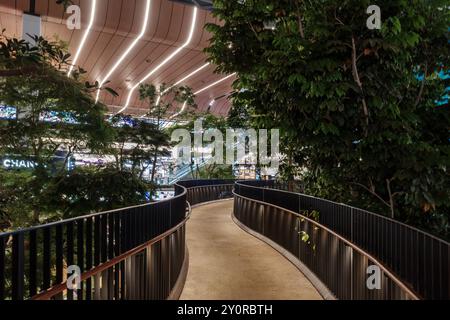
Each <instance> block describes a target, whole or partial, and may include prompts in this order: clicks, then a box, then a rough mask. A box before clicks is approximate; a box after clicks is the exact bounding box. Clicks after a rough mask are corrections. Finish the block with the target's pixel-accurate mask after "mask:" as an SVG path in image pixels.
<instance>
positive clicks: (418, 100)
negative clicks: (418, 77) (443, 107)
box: [414, 62, 428, 107]
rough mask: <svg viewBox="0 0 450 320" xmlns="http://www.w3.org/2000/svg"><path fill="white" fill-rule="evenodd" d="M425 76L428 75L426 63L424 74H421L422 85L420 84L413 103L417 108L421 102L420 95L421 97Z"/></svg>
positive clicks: (426, 64)
mask: <svg viewBox="0 0 450 320" xmlns="http://www.w3.org/2000/svg"><path fill="white" fill-rule="evenodd" d="M427 74H428V63H426V62H425V70H424V74H423V79H422V83H421V84H420V90H419V94H418V96H417V99H416V102H415V103H414V107H417V106H418V105H419V103H420V101H421V100H422V95H423V90H424V89H425V81H426V79H427Z"/></svg>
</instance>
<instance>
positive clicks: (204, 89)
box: [194, 72, 236, 95]
mask: <svg viewBox="0 0 450 320" xmlns="http://www.w3.org/2000/svg"><path fill="white" fill-rule="evenodd" d="M235 75H236V72H235V73H232V74H230V75H229V76H226V77H225V78H222V79H220V80H218V81H216V82H214V83H211V84H210V85H208V86H206V87H204V88H203V89H200V90H198V91H197V92H194V94H195V95H198V94H200V93H202V92H204V91H206V90H208V89H209V88H212V87H214V86H217V85H218V84H219V83H222V82H224V81H226V80H228V79H230V78H231V77H233V76H235Z"/></svg>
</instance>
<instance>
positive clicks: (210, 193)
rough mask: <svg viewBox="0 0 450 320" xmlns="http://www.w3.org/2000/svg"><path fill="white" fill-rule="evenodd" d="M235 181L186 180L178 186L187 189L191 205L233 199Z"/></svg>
mask: <svg viewBox="0 0 450 320" xmlns="http://www.w3.org/2000/svg"><path fill="white" fill-rule="evenodd" d="M234 182H235V180H185V181H180V182H178V184H179V185H180V186H183V187H185V188H186V189H187V201H188V202H189V203H190V204H191V205H193V206H194V205H197V204H200V203H205V202H210V201H217V200H225V199H231V198H233V188H234Z"/></svg>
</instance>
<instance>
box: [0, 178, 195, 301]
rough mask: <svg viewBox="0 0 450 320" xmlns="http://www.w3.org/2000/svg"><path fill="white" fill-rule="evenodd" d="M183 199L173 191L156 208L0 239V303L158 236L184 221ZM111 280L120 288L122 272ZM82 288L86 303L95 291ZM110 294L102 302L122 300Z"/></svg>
mask: <svg viewBox="0 0 450 320" xmlns="http://www.w3.org/2000/svg"><path fill="white" fill-rule="evenodd" d="M186 199H187V190H186V189H185V188H184V187H182V186H178V187H177V195H176V196H175V197H174V198H171V199H168V200H164V201H161V202H156V203H150V204H145V205H139V206H133V207H129V208H123V209H118V210H112V211H108V212H102V213H96V214H91V215H86V216H82V217H78V218H74V219H68V220H64V221H60V222H55V223H50V224H46V225H41V226H36V227H32V228H28V229H23V230H17V231H13V232H8V233H2V234H0V300H7V299H13V300H22V299H30V298H33V297H35V296H36V295H38V294H40V293H43V292H45V291H48V290H49V289H50V288H52V287H54V286H57V285H61V283H63V280H64V277H65V276H66V275H65V271H66V269H67V267H68V266H72V265H75V266H78V267H79V268H80V270H81V272H82V273H85V272H88V271H90V270H93V269H95V268H96V267H99V266H100V265H102V264H105V263H106V262H108V261H110V260H112V259H114V258H116V257H118V256H121V255H123V254H125V253H127V252H129V251H130V250H133V249H135V248H137V247H139V246H141V245H143V244H145V243H147V242H149V241H151V240H152V239H154V238H156V237H158V236H159V235H161V234H164V233H165V232H167V231H168V230H170V229H172V228H173V227H175V226H177V225H179V224H180V223H182V222H183V221H184V220H185V218H186ZM183 241H184V238H183ZM183 246H184V242H183ZM179 253H180V254H184V251H179ZM160 272H161V270H160ZM115 276H116V277H120V279H117V281H118V282H121V283H125V281H126V279H125V272H123V270H122V271H121V270H119V269H118V270H117V272H116V274H115ZM84 285H85V286H86V287H85V288H82V289H80V290H79V291H78V294H77V296H78V297H77V298H78V299H86V300H90V299H92V298H93V296H92V295H93V292H94V291H92V290H91V289H92V288H93V286H94V287H95V285H94V284H93V283H92V282H91V279H88V280H87V281H86V283H84ZM121 289H122V290H125V287H124V286H122V288H121ZM111 294H112V293H111ZM111 294H110V295H109V296H108V298H123V297H125V296H126V295H125V293H124V292H114V293H113V295H112V296H111ZM159 298H161V297H159ZM67 299H69V300H71V299H73V292H70V291H69V292H67Z"/></svg>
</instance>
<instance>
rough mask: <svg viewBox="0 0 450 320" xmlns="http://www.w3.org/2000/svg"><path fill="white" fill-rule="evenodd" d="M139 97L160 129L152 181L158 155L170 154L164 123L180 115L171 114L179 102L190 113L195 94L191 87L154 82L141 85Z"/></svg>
mask: <svg viewBox="0 0 450 320" xmlns="http://www.w3.org/2000/svg"><path fill="white" fill-rule="evenodd" d="M139 98H140V99H141V100H142V101H143V102H144V103H146V104H147V108H148V112H147V114H146V116H147V117H149V118H150V119H152V120H153V121H154V123H155V126H156V130H157V131H159V136H158V137H159V138H158V139H155V141H154V147H153V151H152V152H153V156H152V174H151V178H150V180H151V182H152V183H153V182H154V180H155V174H156V165H157V161H158V157H161V156H167V155H169V154H170V153H169V150H168V148H167V147H168V146H170V137H169V136H168V134H167V133H166V132H165V129H164V124H165V123H166V122H167V121H168V120H169V119H170V118H173V117H176V116H180V115H181V113H180V114H177V113H175V114H170V112H172V111H173V110H174V108H175V106H176V105H178V104H183V105H184V106H185V110H182V112H183V113H188V112H189V111H191V110H192V109H194V108H196V104H195V100H194V95H193V93H192V90H191V89H190V88H189V87H184V86H180V87H177V86H168V85H166V84H163V85H161V86H160V87H159V88H156V87H155V86H154V85H152V84H142V85H141V86H140V87H139Z"/></svg>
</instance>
